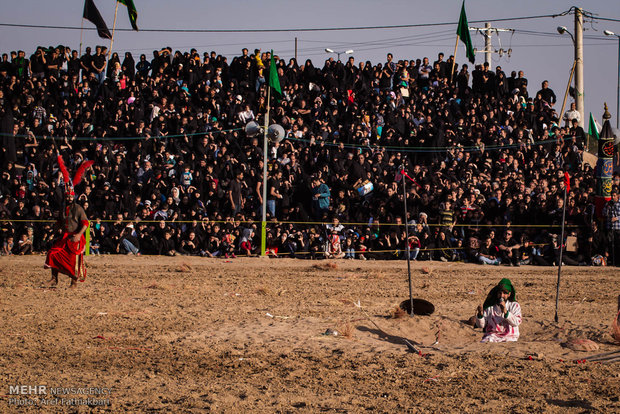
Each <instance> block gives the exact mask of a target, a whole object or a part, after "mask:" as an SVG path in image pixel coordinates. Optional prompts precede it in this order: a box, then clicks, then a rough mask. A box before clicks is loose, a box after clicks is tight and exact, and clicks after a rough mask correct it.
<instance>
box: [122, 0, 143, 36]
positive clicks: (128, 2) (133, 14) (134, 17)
mask: <svg viewBox="0 0 620 414" xmlns="http://www.w3.org/2000/svg"><path fill="white" fill-rule="evenodd" d="M117 1H118V2H119V3H120V4H124V5H125V6H127V13H128V14H129V21H130V22H131V27H133V30H138V23H137V21H138V10H136V6H134V4H133V0H117Z"/></svg>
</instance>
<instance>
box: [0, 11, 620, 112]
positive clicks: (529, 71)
mask: <svg viewBox="0 0 620 414" xmlns="http://www.w3.org/2000/svg"><path fill="white" fill-rule="evenodd" d="M134 3H135V5H136V8H137V9H138V26H139V27H140V28H143V29H236V30H238V29H288V28H295V29H300V28H325V27H359V26H381V25H402V24H429V23H440V22H453V24H452V25H445V26H434V27H433V26H430V27H417V28H400V29H382V30H379V29H377V30H352V31H322V32H301V31H292V32H277V33H153V32H137V33H136V32H124V31H121V32H116V35H115V40H114V48H113V49H114V51H117V52H124V51H127V50H128V51H131V52H132V53H133V54H134V55H136V54H140V53H145V54H147V56H150V55H151V53H152V51H153V50H154V49H160V48H161V47H163V46H171V47H172V48H173V50H177V49H178V50H189V49H190V48H192V47H195V48H196V49H198V50H199V51H201V52H203V51H211V50H215V51H216V52H218V53H221V54H223V55H226V56H228V57H229V61H230V60H232V57H234V56H235V55H237V54H240V50H241V48H243V47H247V48H248V49H250V50H253V49H254V48H262V49H263V50H267V49H274V51H275V52H276V53H278V54H279V55H280V56H281V57H283V58H285V59H288V58H290V57H293V56H294V52H295V49H294V45H295V37H297V39H298V43H297V44H298V60H299V61H304V60H305V59H308V58H310V59H312V60H313V62H314V64H315V65H319V66H322V65H323V61H324V60H325V59H326V58H328V57H329V56H330V55H328V54H327V53H325V52H324V50H323V49H324V48H326V47H327V48H331V49H333V50H336V51H344V50H348V49H353V50H354V51H355V52H354V54H353V56H354V57H355V60H356V61H357V62H359V61H360V60H364V61H365V60H370V61H372V62H373V63H378V62H384V61H385V55H386V53H387V52H391V53H393V54H394V57H395V59H411V58H414V59H415V58H422V57H424V56H428V57H429V58H430V59H431V61H432V60H434V59H435V58H436V56H437V53H439V52H444V53H445V54H446V56H448V55H450V54H452V53H453V51H454V43H455V31H456V23H457V21H458V17H459V12H460V7H461V1H460V0H435V1H418V0H409V1H404V0H403V1H401V0H385V1H382V2H378V1H376V0H375V1H368V0H331V1H326V0H314V1H303V2H302V1H284V0H273V1H271V0H266V1H261V2H257V1H247V0H228V1H226V2H221V1H217V2H215V1H214V2H211V1H206V0H202V1H200V0H177V1H169V0H167V1H163V0H134ZM582 3H583V4H581V5H579V4H575V3H574V2H567V1H559V0H549V1H541V0H537V1H532V0H519V1H503V0H477V1H473V0H469V1H467V2H466V9H467V16H468V19H469V20H470V21H473V20H483V21H486V20H491V21H492V19H505V18H512V17H521V16H538V15H547V14H558V13H561V12H564V11H566V10H568V9H569V8H570V7H571V6H573V5H577V6H580V7H583V9H584V10H586V11H589V12H592V13H593V14H595V15H598V16H600V17H605V18H612V19H620V1H618V0H588V1H587V2H582ZM83 4H84V2H83V0H54V1H40V0H21V1H19V2H9V1H7V0H2V13H1V14H0V16H1V17H0V23H20V24H34V25H58V26H75V27H79V26H80V24H81V16H82V9H83ZM95 4H96V5H97V7H98V8H99V10H100V12H101V14H102V15H103V17H104V19H105V20H106V22H107V23H108V26H109V27H110V29H111V28H112V23H113V20H114V5H115V3H114V1H113V0H95ZM492 25H493V26H494V27H500V28H510V29H516V30H517V31H516V32H515V33H514V34H511V33H501V34H500V35H499V37H498V36H495V35H494V36H493V45H494V47H495V48H499V47H500V42H501V47H503V48H504V49H508V48H512V50H513V52H512V55H511V57H510V58H508V57H507V56H503V57H502V58H500V57H499V56H498V55H494V56H493V61H492V64H491V65H492V67H493V68H494V67H495V66H496V65H501V66H502V68H503V69H504V71H506V72H507V74H510V71H512V70H523V71H524V72H525V76H526V77H527V78H528V79H529V84H530V87H529V89H530V94H534V93H535V92H536V91H537V90H538V89H539V87H540V84H541V82H542V81H543V80H545V79H548V80H549V82H550V86H551V88H552V89H554V90H555V92H556V95H557V96H558V99H559V100H561V99H562V97H563V95H564V91H565V89H566V84H567V82H568V75H569V71H570V67H571V64H572V60H573V46H572V41H571V39H570V36H568V35H564V36H561V35H559V34H557V32H556V27H557V26H566V27H567V28H568V29H569V30H570V31H571V32H574V22H573V16H572V15H566V16H560V17H555V18H539V19H528V20H517V21H505V22H497V23H494V22H492ZM84 26H85V27H92V24H90V23H89V22H84ZM470 26H477V27H482V26H484V23H475V24H474V23H472V24H470ZM116 27H117V28H124V29H128V28H130V24H129V19H128V17H127V12H126V9H125V7H124V6H122V5H120V6H119V13H118V17H117V26H116ZM585 28H586V29H587V30H586V31H585V33H584V37H585V39H584V83H585V105H586V116H587V113H588V112H590V111H591V112H593V113H594V115H595V116H596V117H597V118H598V119H600V117H601V114H602V106H603V102H607V103H608V104H609V108H610V112H612V114H613V115H614V120H615V112H616V91H617V89H616V88H617V80H618V39H617V38H615V37H613V38H612V37H606V36H604V35H603V30H604V29H608V30H612V31H614V32H616V33H620V22H613V21H595V22H593V23H590V22H587V23H586V24H585ZM530 32H536V33H530ZM472 40H473V42H474V46H476V47H477V48H478V49H482V48H483V47H484V40H483V37H482V36H481V35H480V34H475V33H472ZM79 43H80V31H79V30H62V29H33V28H15V27H2V26H0V52H3V53H4V52H8V51H11V50H16V49H23V50H26V52H27V53H28V54H29V53H31V52H32V51H33V50H34V48H35V47H36V46H37V45H46V46H48V45H57V44H65V45H68V46H70V47H72V48H76V49H77V48H78V47H79ZM83 44H84V46H86V45H91V46H93V45H96V44H106V42H104V40H103V39H99V38H98V37H97V35H96V32H95V31H84V37H83ZM108 46H109V43H108ZM343 59H344V58H343ZM465 61H466V59H465V54H464V49H463V47H462V43H461V44H459V49H458V52H457V62H458V63H465ZM483 61H484V56H483V55H482V54H478V55H477V56H476V62H483ZM569 99H570V98H569ZM560 105H561V102H560V103H559V104H557V107H558V110H559V106H560Z"/></svg>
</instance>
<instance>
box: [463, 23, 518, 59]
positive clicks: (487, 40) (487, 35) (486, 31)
mask: <svg viewBox="0 0 620 414" xmlns="http://www.w3.org/2000/svg"><path fill="white" fill-rule="evenodd" d="M469 30H475V31H476V32H478V33H480V34H481V35H482V36H484V50H477V49H474V53H478V52H484V61H485V62H486V63H488V64H489V66H491V55H492V54H493V53H497V54H499V56H500V57H502V56H503V55H504V53H506V54H507V55H508V56H510V55H511V54H512V49H508V50H506V51H505V50H504V49H503V48H500V49H499V50H494V49H493V42H492V40H491V33H492V32H495V33H499V32H514V29H498V28H493V27H491V23H488V22H487V23H485V24H484V28H482V27H470V28H469ZM500 46H501V45H500Z"/></svg>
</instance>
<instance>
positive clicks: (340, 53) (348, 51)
mask: <svg viewBox="0 0 620 414" xmlns="http://www.w3.org/2000/svg"><path fill="white" fill-rule="evenodd" d="M325 52H326V53H335V54H337V55H338V60H340V55H343V54H344V55H350V54H351V53H353V49H349V50H345V51H344V52H336V51H334V50H332V49H330V48H328V47H326V48H325Z"/></svg>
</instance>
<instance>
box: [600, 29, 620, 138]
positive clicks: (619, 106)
mask: <svg viewBox="0 0 620 414" xmlns="http://www.w3.org/2000/svg"><path fill="white" fill-rule="evenodd" d="M603 33H605V36H616V37H617V38H618V91H617V92H616V129H618V128H620V120H619V119H618V118H619V117H620V35H617V34H615V33H614V32H612V31H611V30H603Z"/></svg>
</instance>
